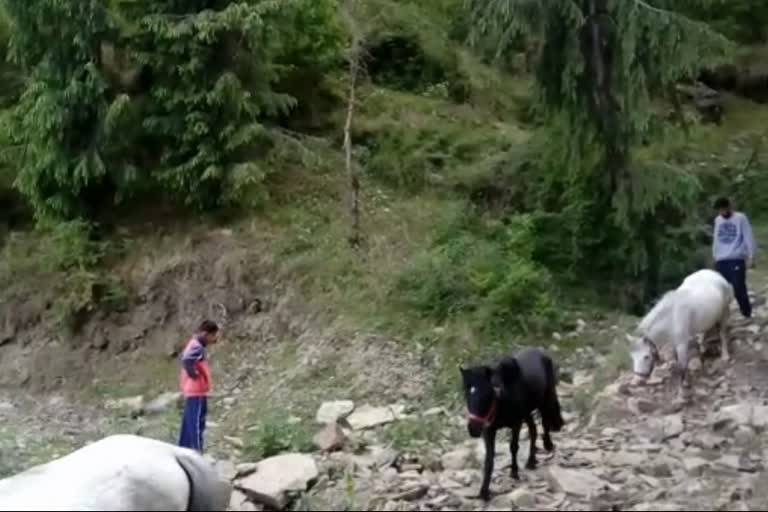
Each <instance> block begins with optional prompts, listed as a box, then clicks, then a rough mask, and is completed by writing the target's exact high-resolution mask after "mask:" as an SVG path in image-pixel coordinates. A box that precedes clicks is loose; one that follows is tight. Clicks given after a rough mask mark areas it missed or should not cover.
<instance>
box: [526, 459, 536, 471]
mask: <svg viewBox="0 0 768 512" xmlns="http://www.w3.org/2000/svg"><path fill="white" fill-rule="evenodd" d="M537 465H538V461H535V460H529V461H528V462H526V463H525V469H530V470H534V469H536V466H537Z"/></svg>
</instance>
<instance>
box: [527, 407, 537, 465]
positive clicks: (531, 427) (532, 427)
mask: <svg viewBox="0 0 768 512" xmlns="http://www.w3.org/2000/svg"><path fill="white" fill-rule="evenodd" d="M525 424H526V425H528V437H529V438H530V441H531V445H530V449H529V452H528V462H526V463H525V468H526V469H536V422H535V421H534V420H533V414H528V416H526V418H525Z"/></svg>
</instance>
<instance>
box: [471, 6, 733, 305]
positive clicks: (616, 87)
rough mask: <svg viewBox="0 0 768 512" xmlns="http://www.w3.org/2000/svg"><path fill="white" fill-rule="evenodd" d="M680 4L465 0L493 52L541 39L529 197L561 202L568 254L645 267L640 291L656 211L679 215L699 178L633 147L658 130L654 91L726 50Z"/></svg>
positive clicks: (605, 266)
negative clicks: (539, 143)
mask: <svg viewBox="0 0 768 512" xmlns="http://www.w3.org/2000/svg"><path fill="white" fill-rule="evenodd" d="M703 2H704V0H701V2H698V3H703ZM690 3H697V2H695V0H689V1H687V2H673V1H671V0H670V1H667V0H664V1H662V0H657V1H655V2H653V3H651V2H650V1H644V0H490V1H486V0H470V4H471V8H472V12H473V15H474V21H475V32H474V34H475V39H476V40H478V39H479V38H480V37H486V38H487V37H493V38H494V40H495V41H496V44H497V49H498V54H499V55H503V54H504V53H505V52H507V51H508V49H509V46H510V44H512V42H513V41H515V39H516V37H518V36H519V35H520V34H522V35H524V36H526V37H528V38H530V39H532V40H538V41H541V46H540V48H539V58H538V66H537V71H536V85H537V87H536V89H537V93H538V98H539V100H540V101H539V104H540V105H541V107H542V111H543V114H544V117H545V120H546V122H547V129H546V130H544V132H543V134H544V136H545V137H546V139H547V146H546V148H542V152H543V153H544V157H543V162H544V163H543V167H544V168H545V169H544V170H545V171H547V172H546V173H545V174H544V175H543V176H540V178H539V183H538V186H539V190H538V191H537V192H538V194H539V199H540V201H539V204H538V206H539V207H543V208H544V209H548V210H550V211H554V210H561V213H562V218H563V221H564V222H565V223H566V224H567V225H568V226H569V228H568V229H569V231H570V233H569V235H570V238H571V242H572V243H571V254H572V263H573V264H574V265H575V266H577V267H580V270H587V269H585V268H584V267H586V266H587V265H589V267H590V268H589V270H593V271H595V273H597V272H600V271H606V272H608V273H609V274H610V275H611V276H613V277H616V278H623V279H625V278H627V277H629V276H633V275H636V276H643V277H644V278H645V279H646V293H654V292H655V289H654V288H655V284H656V283H657V281H658V273H659V267H660V265H661V263H662V262H660V261H659V259H660V258H662V257H663V256H662V255H661V254H660V250H661V249H660V248H661V247H662V246H663V243H662V242H663V241H662V240H661V238H663V237H664V236H666V235H667V234H668V230H667V228H668V227H670V226H664V225H663V223H664V219H663V218H662V217H661V216H662V215H663V214H665V213H666V212H669V211H673V212H674V215H672V216H678V217H679V216H681V215H682V216H683V217H686V215H687V214H686V212H690V210H691V207H690V205H691V202H692V201H693V200H694V199H695V198H696V193H697V190H698V183H697V180H696V177H695V176H693V175H691V174H690V173H688V172H686V171H684V170H683V169H681V168H677V167H675V166H673V165H670V164H668V163H666V162H658V161H654V160H653V159H650V160H643V159H641V158H633V156H637V151H636V148H638V147H639V146H640V145H641V144H642V143H643V142H644V141H648V140H650V139H653V138H654V136H657V134H658V132H659V130H660V129H661V128H662V127H661V126H660V124H659V123H658V122H656V119H655V117H654V109H653V101H654V99H656V98H658V97H659V96H660V95H664V94H668V93H670V91H673V87H674V85H675V84H676V83H677V82H678V81H680V80H684V79H687V78H690V77H692V76H694V75H695V74H696V72H697V71H698V69H699V66H700V64H701V62H702V61H703V60H707V59H718V58H722V57H724V56H726V55H727V54H728V49H729V42H728V41H727V40H726V38H724V37H723V36H722V35H720V34H718V33H716V32H714V31H713V30H712V29H711V28H710V27H709V26H708V25H706V24H704V23H702V22H699V21H696V20H694V19H692V18H690V17H687V16H686V15H684V14H682V13H681V11H680V7H681V5H683V4H690ZM553 140H555V141H557V142H559V144H557V145H553V144H552V141H553Z"/></svg>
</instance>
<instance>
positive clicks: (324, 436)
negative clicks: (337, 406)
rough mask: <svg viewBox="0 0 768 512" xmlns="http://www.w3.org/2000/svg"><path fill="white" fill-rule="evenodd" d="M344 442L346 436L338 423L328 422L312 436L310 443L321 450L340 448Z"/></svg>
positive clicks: (328, 450) (329, 450)
mask: <svg viewBox="0 0 768 512" xmlns="http://www.w3.org/2000/svg"><path fill="white" fill-rule="evenodd" d="M346 442H347V436H346V435H345V434H344V431H343V430H342V429H341V427H340V426H339V424H338V423H328V424H327V425H326V426H325V427H324V428H323V429H322V430H321V431H320V432H318V433H317V434H315V437H314V438H312V443H313V444H314V445H315V446H316V447H317V449H318V450H320V451H323V452H332V451H335V450H341V449H342V448H343V447H344V443H346Z"/></svg>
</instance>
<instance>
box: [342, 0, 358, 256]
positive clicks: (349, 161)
mask: <svg viewBox="0 0 768 512" xmlns="http://www.w3.org/2000/svg"><path fill="white" fill-rule="evenodd" d="M354 9H355V0H349V1H348V2H347V5H346V6H345V14H346V18H347V21H348V23H349V26H350V32H351V33H352V45H351V47H350V52H349V93H348V98H347V118H346V121H345V122H344V163H345V167H346V171H347V177H348V179H349V194H350V198H349V201H350V204H349V215H350V219H351V221H352V227H351V233H350V236H349V243H350V245H351V246H352V247H359V246H360V244H361V243H362V233H361V228H360V173H359V170H358V168H357V165H356V164H355V162H354V161H353V158H352V133H351V132H352V119H353V117H354V114H355V102H356V87H357V76H358V73H359V71H360V46H361V39H362V36H361V35H360V30H359V27H358V26H357V22H356V20H355V16H354Z"/></svg>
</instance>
